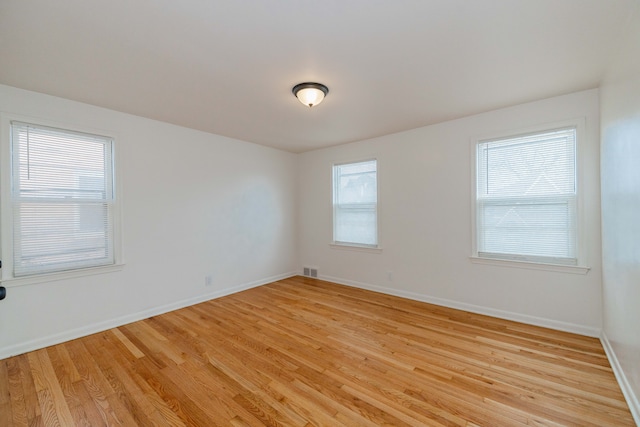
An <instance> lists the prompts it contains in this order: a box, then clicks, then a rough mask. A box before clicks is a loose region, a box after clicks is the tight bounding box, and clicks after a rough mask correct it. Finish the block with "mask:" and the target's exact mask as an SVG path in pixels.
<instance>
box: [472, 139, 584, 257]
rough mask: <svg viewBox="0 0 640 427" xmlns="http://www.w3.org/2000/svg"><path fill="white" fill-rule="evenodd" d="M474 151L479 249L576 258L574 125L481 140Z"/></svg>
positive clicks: (499, 252)
mask: <svg viewBox="0 0 640 427" xmlns="http://www.w3.org/2000/svg"><path fill="white" fill-rule="evenodd" d="M477 156H478V157H477V222H476V224H477V233H478V236H477V244H478V247H477V251H478V254H479V255H481V254H483V253H484V254H492V257H496V256H495V255H496V254H504V255H505V258H509V255H518V256H524V257H525V258H526V260H530V261H536V260H539V259H542V258H544V259H550V258H558V259H564V260H566V261H561V262H562V263H575V262H576V260H575V258H576V252H577V251H576V246H577V244H576V238H577V213H576V129H575V128H573V127H571V128H565V129H556V130H549V131H544V132H539V133H536V134H529V135H522V136H516V137H512V138H502V139H496V140H489V141H482V142H480V143H479V144H478V152H477ZM537 258H539V259H537Z"/></svg>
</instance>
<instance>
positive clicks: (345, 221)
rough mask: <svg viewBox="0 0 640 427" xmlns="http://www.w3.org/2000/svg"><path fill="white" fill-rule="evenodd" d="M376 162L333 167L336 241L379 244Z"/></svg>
mask: <svg viewBox="0 0 640 427" xmlns="http://www.w3.org/2000/svg"><path fill="white" fill-rule="evenodd" d="M376 169H377V162H376V161H375V160H371V161H366V162H358V163H349V164H344V165H336V166H334V171H333V172H334V176H333V179H334V194H333V199H334V229H333V231H334V241H336V242H341V243H355V244H361V245H376V244H377V239H378V238H377V235H378V232H377V200H378V188H377V171H376Z"/></svg>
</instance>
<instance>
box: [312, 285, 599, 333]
mask: <svg viewBox="0 0 640 427" xmlns="http://www.w3.org/2000/svg"><path fill="white" fill-rule="evenodd" d="M319 279H321V280H326V281H329V282H334V283H338V284H341V285H345V286H352V287H355V288H361V289H366V290H369V291H374V292H380V293H383V294H387V295H393V296H397V297H402V298H408V299H412V300H415V301H421V302H426V303H429V304H434V305H439V306H443V307H448V308H455V309H457V310H462V311H468V312H471V313H475V314H482V315H485V316H491V317H496V318H499V319H505V320H512V321H515V322H520V323H525V324H527V325H533V326H541V327H543V328H549V329H554V330H557V331H563V332H570V333H574V334H578V335H584V336H588V337H592V338H599V337H600V336H601V332H602V330H601V329H600V328H594V327H591V326H585V325H577V324H574V323H569V322H561V321H558V320H553V319H545V318H542V317H536V316H529V315H526V314H519V313H514V312H510V311H506V310H498V309H495V308H490V307H483V306H479V305H474V304H467V303H463V302H458V301H454V300H450V299H445V298H438V297H432V296H430V295H425V294H420V293H416V292H409V291H403V290H399V289H394V288H387V287H384V286H377V285H371V284H368V283H363V282H358V281H355V280H349V279H343V278H340V277H332V276H320V277H319Z"/></svg>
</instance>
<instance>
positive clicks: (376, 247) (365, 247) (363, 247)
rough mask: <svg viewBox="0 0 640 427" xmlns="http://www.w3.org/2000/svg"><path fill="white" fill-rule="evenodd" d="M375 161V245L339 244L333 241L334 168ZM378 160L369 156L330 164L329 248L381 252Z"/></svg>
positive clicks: (334, 222) (334, 216) (334, 213)
mask: <svg viewBox="0 0 640 427" xmlns="http://www.w3.org/2000/svg"><path fill="white" fill-rule="evenodd" d="M373 160H375V161H376V241H377V243H376V244H375V245H366V244H360V243H352V242H340V241H336V240H333V239H334V238H335V224H336V210H335V209H334V206H333V203H334V197H335V191H336V189H335V171H334V168H335V167H336V166H340V165H348V164H352V163H362V162H370V161H373ZM379 177H380V160H378V158H377V156H370V157H365V158H360V159H355V160H349V161H344V162H335V163H332V164H331V239H332V240H331V242H330V243H329V247H330V248H332V249H339V250H352V251H356V252H369V253H380V252H382V247H381V245H380V180H379Z"/></svg>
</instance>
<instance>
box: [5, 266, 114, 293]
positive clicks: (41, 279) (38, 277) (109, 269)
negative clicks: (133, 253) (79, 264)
mask: <svg viewBox="0 0 640 427" xmlns="http://www.w3.org/2000/svg"><path fill="white" fill-rule="evenodd" d="M122 269H124V264H113V265H103V266H99V267H87V268H79V269H77V270H68V271H58V272H55V273H44V274H33V275H31V276H25V277H14V278H10V279H5V280H0V283H2V285H3V286H6V287H7V288H14V287H16V286H26V285H36V284H38V283H45V282H47V283H49V282H56V281H58V280H68V279H75V278H77V277H84V276H93V275H95V274H106V273H113V272H116V271H122Z"/></svg>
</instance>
